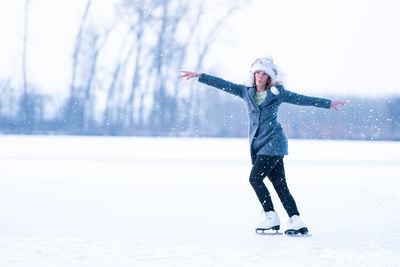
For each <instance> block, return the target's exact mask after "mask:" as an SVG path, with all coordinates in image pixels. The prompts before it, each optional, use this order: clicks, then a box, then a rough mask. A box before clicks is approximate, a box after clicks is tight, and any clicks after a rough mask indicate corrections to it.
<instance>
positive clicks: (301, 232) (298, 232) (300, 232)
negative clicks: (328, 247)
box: [285, 227, 311, 237]
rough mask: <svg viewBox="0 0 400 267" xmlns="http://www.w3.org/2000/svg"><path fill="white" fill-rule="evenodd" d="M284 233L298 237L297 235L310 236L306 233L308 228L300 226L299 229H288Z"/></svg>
mask: <svg viewBox="0 0 400 267" xmlns="http://www.w3.org/2000/svg"><path fill="white" fill-rule="evenodd" d="M285 235H287V236H292V237H298V236H303V237H306V236H311V235H310V234H308V229H307V227H303V228H300V229H299V230H294V229H288V230H286V231H285Z"/></svg>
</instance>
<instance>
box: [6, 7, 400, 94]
mask: <svg viewBox="0 0 400 267" xmlns="http://www.w3.org/2000/svg"><path fill="white" fill-rule="evenodd" d="M32 1H33V7H32V9H31V32H30V36H29V38H30V39H29V42H30V47H29V49H30V51H31V52H32V51H34V52H32V53H31V54H30V57H29V58H28V71H29V73H28V75H29V78H30V80H31V81H32V82H33V83H35V84H37V86H38V87H43V88H44V89H47V90H54V89H51V88H62V87H65V88H66V87H67V86H68V84H69V79H70V74H69V73H70V69H71V63H70V56H71V53H72V46H73V40H74V37H75V34H76V31H77V27H78V23H79V18H80V16H81V14H82V12H83V8H84V5H85V2H86V1H84V0H69V1H65V0H32ZM194 1H195V0H194ZM232 1H233V0H232ZM94 2H95V3H96V5H94V7H95V8H96V9H97V11H96V12H98V14H99V16H101V17H102V18H104V20H105V21H107V19H108V16H111V14H112V12H110V6H111V4H112V2H114V1H112V0H95V1H94ZM251 2H252V3H251V4H250V5H248V6H247V7H246V8H245V9H242V10H241V11H239V12H238V13H236V15H234V16H233V17H231V18H230V19H229V20H228V21H227V24H226V27H225V28H223V30H222V31H221V33H220V34H219V36H218V43H217V44H216V45H215V46H214V48H213V49H212V51H211V52H210V54H209V57H208V60H207V61H206V62H205V68H206V69H205V70H198V71H211V72H215V73H211V74H218V75H220V76H222V77H223V78H226V79H228V80H231V81H233V82H238V83H240V82H242V81H243V80H244V79H245V77H246V75H247V73H248V70H249V66H250V64H251V63H252V61H253V60H254V59H255V58H256V57H259V56H263V55H271V56H272V57H274V59H275V62H276V64H277V65H278V67H279V70H280V72H281V73H282V74H283V76H282V79H283V81H284V82H285V85H286V87H287V88H288V89H290V90H293V91H296V92H301V93H307V94H315V95H320V96H323V95H343V94H352V95H354V94H357V95H360V96H375V95H385V94H393V93H397V94H400V75H399V71H400V64H399V62H400V49H399V47H400V27H399V25H400V16H398V12H399V10H400V1H397V0H376V1H374V0H325V1H320V0H303V1H298V0H280V1H267V0H253V1H251ZM23 7H24V0H0V35H1V39H2V40H1V42H0V60H1V64H0V79H5V78H9V77H12V78H13V80H14V82H15V83H17V84H18V83H19V81H20V76H21V74H20V72H21V55H20V53H21V47H22V36H23V35H22V33H23ZM208 12H213V10H212V9H210V10H209V11H208ZM49 33H51V34H49ZM60 84H61V85H60Z"/></svg>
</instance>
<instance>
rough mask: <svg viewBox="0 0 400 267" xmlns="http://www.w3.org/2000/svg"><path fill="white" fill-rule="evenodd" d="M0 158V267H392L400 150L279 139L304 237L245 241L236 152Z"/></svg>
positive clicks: (215, 144)
mask: <svg viewBox="0 0 400 267" xmlns="http://www.w3.org/2000/svg"><path fill="white" fill-rule="evenodd" d="M0 147H1V150H0V211H1V213H0V266H7V267H8V266H13V267H14V266H29V267H33V266H41V267H42V266H58V267H60V266H61V267H63V266H96V267H99V266H112V267H114V266H185V267H187V266H230V267H233V266H291V267H292V266H400V259H399V256H400V194H399V189H400V152H399V151H400V142H361V141H352V142H351V141H317V140H289V153H290V155H289V156H287V157H286V158H285V164H286V165H285V168H286V177H287V180H288V185H289V189H290V190H291V192H292V194H293V196H294V197H295V199H296V202H297V205H298V207H299V211H300V213H301V216H302V218H303V220H304V221H305V222H306V223H307V225H308V228H309V230H310V233H311V234H312V236H311V237H307V238H291V237H286V236H260V235H256V234H255V233H254V227H255V226H256V225H257V224H258V222H259V221H260V219H261V217H260V211H261V206H260V204H259V203H258V200H257V198H256V196H255V193H254V192H253V189H252V188H251V186H250V184H249V182H248V176H249V173H250V169H251V164H250V156H249V150H248V143H247V140H246V139H200V138H199V139H186V138H185V139H178V138H132V137H61V136H0ZM266 184H267V187H268V188H269V189H271V190H270V191H271V193H272V197H273V201H274V204H275V209H276V211H277V212H278V214H279V216H280V218H281V221H282V223H283V224H282V228H283V230H284V226H285V225H284V223H285V222H286V220H287V215H286V213H285V211H284V210H283V207H282V205H281V204H280V202H279V200H278V198H277V195H276V194H275V192H274V191H273V189H272V186H271V184H270V183H269V181H267V182H266Z"/></svg>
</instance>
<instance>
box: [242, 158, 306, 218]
mask: <svg viewBox="0 0 400 267" xmlns="http://www.w3.org/2000/svg"><path fill="white" fill-rule="evenodd" d="M266 176H268V178H269V180H270V181H271V183H272V185H273V186H274V188H275V191H276V193H277V194H278V196H279V199H280V200H281V202H282V204H283V207H284V208H285V210H286V212H287V213H288V215H289V217H291V216H293V215H299V211H298V210H297V206H296V202H295V201H294V199H293V197H292V195H291V194H290V192H289V189H288V186H287V184H286V178H285V169H284V166H283V156H268V155H258V156H257V158H256V160H255V162H254V165H253V168H252V169H251V173H250V184H251V185H252V186H253V188H254V191H256V194H257V197H258V199H259V200H260V203H261V205H262V206H263V209H264V211H266V212H267V211H273V210H274V205H273V204H272V200H271V195H270V194H269V192H268V189H267V187H266V186H265V184H264V182H263V180H264V178H265V177H266Z"/></svg>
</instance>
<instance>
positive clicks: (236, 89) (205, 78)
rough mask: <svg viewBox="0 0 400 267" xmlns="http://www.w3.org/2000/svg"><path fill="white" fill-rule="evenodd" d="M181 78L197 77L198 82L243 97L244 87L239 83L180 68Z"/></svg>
mask: <svg viewBox="0 0 400 267" xmlns="http://www.w3.org/2000/svg"><path fill="white" fill-rule="evenodd" d="M181 73H183V75H181V78H186V79H187V80H189V79H191V78H199V82H201V83H204V84H207V85H209V86H213V87H215V88H218V89H221V90H222V91H224V92H227V93H230V94H233V95H236V96H239V97H241V98H244V95H245V90H246V87H245V86H244V85H241V84H235V83H232V82H229V81H225V80H224V79H221V78H218V77H214V76H211V75H208V74H205V73H197V72H192V71H186V70H182V71H181Z"/></svg>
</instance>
